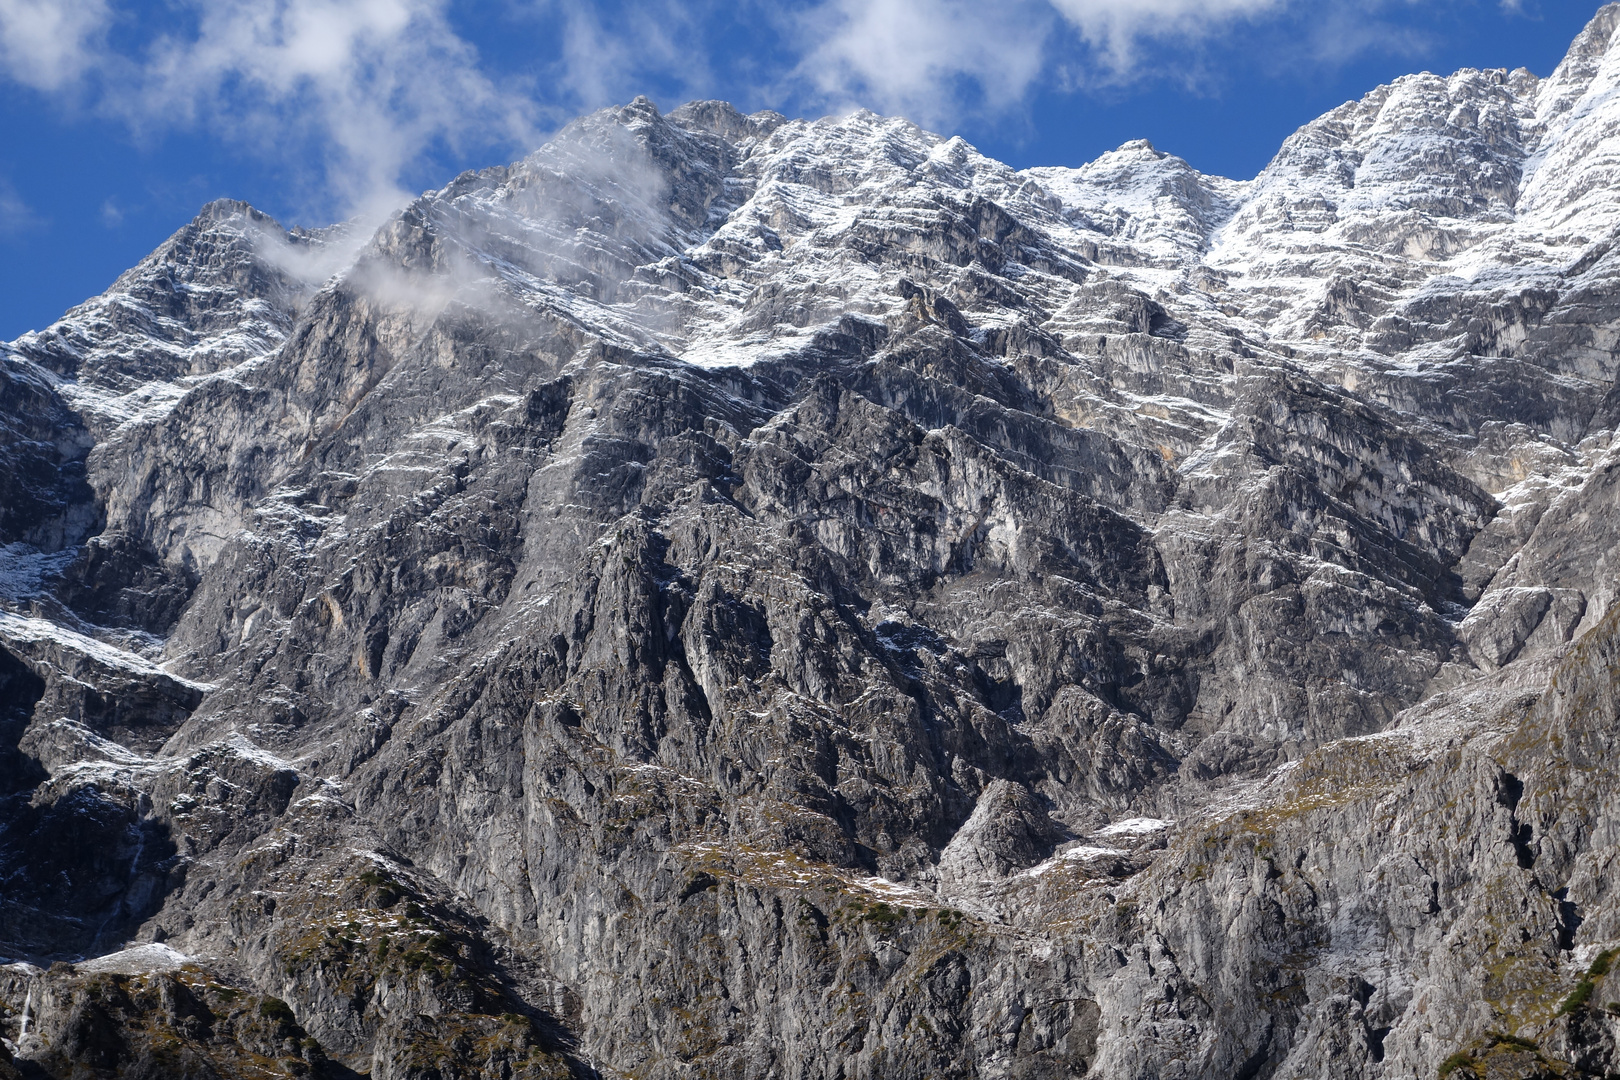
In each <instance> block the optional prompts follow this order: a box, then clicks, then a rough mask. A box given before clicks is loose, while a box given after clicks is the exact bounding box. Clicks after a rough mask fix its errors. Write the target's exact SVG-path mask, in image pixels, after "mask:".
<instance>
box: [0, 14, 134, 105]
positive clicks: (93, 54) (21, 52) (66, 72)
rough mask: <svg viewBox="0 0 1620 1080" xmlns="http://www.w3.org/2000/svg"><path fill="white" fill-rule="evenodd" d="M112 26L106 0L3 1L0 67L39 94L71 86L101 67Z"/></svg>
mask: <svg viewBox="0 0 1620 1080" xmlns="http://www.w3.org/2000/svg"><path fill="white" fill-rule="evenodd" d="M111 21H112V13H111V11H109V10H108V8H107V5H106V3H105V2H104V0H0V67H3V69H4V70H5V72H6V74H7V75H9V76H10V77H11V78H12V79H15V80H16V81H17V82H19V83H21V84H23V85H24V86H27V87H31V88H33V89H35V90H46V91H60V90H63V89H66V88H70V87H73V86H74V85H75V84H76V83H77V82H78V81H79V80H80V79H81V78H82V77H83V76H84V75H85V73H86V72H87V71H88V70H89V69H90V68H91V67H93V66H94V65H95V63H96V62H97V60H98V57H99V56H100V54H101V52H102V45H103V38H104V35H105V34H106V31H107V28H108V26H109V25H110V23H111Z"/></svg>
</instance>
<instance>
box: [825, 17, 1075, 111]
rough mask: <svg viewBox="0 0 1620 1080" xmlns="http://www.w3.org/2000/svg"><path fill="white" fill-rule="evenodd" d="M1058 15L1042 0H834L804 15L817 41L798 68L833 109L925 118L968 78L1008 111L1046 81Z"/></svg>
mask: <svg viewBox="0 0 1620 1080" xmlns="http://www.w3.org/2000/svg"><path fill="white" fill-rule="evenodd" d="M1053 15H1054V13H1053V11H1052V9H1051V7H1050V6H1048V5H1047V4H1046V3H1045V2H1044V0H1005V2H1003V3H1000V4H985V3H980V2H978V0H828V2H827V3H825V4H823V5H822V6H821V7H819V8H815V9H812V11H811V12H809V13H808V14H807V15H806V16H805V17H804V31H805V33H806V36H807V37H809V38H811V39H813V40H815V41H816V42H817V44H816V45H815V46H814V47H813V48H811V49H810V50H809V51H808V53H807V54H806V55H805V57H804V59H803V60H802V61H801V62H800V64H799V67H798V72H797V74H798V76H799V77H800V78H801V79H803V80H805V81H806V82H808V83H809V84H810V85H811V86H812V87H813V88H814V90H815V91H816V92H817V93H819V94H820V95H821V96H822V97H824V98H826V99H828V100H829V101H831V102H832V103H833V104H835V105H840V104H853V103H860V104H868V105H872V106H875V107H877V108H879V109H882V110H884V111H886V112H899V113H903V114H905V115H906V116H909V117H911V118H913V119H916V120H920V121H923V122H925V123H928V122H934V121H937V120H939V119H941V118H943V117H944V116H946V115H948V114H949V113H951V112H954V111H955V110H956V108H957V106H958V103H959V101H960V100H961V97H962V91H963V89H964V87H963V86H962V85H961V82H962V80H964V79H968V80H971V81H972V82H973V84H974V85H975V87H976V88H977V91H978V93H979V95H980V96H981V97H982V103H983V104H984V105H985V106H988V107H989V108H991V109H1001V108H1005V107H1006V106H1008V105H1011V104H1013V103H1015V102H1016V101H1018V100H1019V99H1020V98H1022V97H1023V96H1024V95H1025V94H1026V93H1027V92H1028V90H1029V88H1030V86H1031V85H1032V84H1033V83H1034V82H1035V80H1036V79H1037V78H1039V76H1040V74H1041V72H1042V70H1043V68H1044V67H1045V64H1046V49H1047V41H1048V39H1049V38H1050V36H1051V33H1052V29H1053V23H1054V22H1055V19H1054V17H1053ZM840 99H843V100H840Z"/></svg>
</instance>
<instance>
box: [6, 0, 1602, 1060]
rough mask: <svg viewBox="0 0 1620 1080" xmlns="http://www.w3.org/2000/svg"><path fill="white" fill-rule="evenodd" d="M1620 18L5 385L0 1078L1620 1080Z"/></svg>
mask: <svg viewBox="0 0 1620 1080" xmlns="http://www.w3.org/2000/svg"><path fill="white" fill-rule="evenodd" d="M1617 30H1620V7H1615V6H1611V7H1607V8H1604V9H1603V10H1602V11H1601V12H1599V13H1598V15H1597V17H1596V19H1595V20H1594V21H1593V22H1592V24H1591V25H1590V26H1589V27H1588V28H1587V30H1586V31H1585V32H1584V33H1583V34H1582V35H1581V36H1580V37H1579V38H1578V39H1577V40H1576V42H1575V44H1574V46H1573V48H1572V49H1571V51H1570V53H1569V55H1568V58H1567V59H1566V60H1565V61H1564V62H1563V64H1562V65H1561V66H1560V67H1559V68H1558V69H1557V71H1556V72H1555V73H1554V74H1553V75H1551V76H1550V77H1548V78H1545V79H1539V78H1537V77H1536V76H1534V75H1532V74H1530V73H1529V72H1526V71H1522V70H1521V71H1513V72H1507V71H1462V72H1459V73H1457V74H1455V75H1452V76H1450V77H1449V78H1442V77H1438V76H1434V75H1415V76H1411V77H1408V78H1403V79H1400V80H1398V81H1396V82H1395V83H1393V84H1392V85H1390V86H1386V87H1381V88H1379V89H1377V90H1375V91H1373V92H1372V93H1371V94H1369V95H1368V96H1367V97H1365V98H1363V99H1362V100H1360V101H1356V102H1352V103H1350V104H1346V105H1344V106H1342V107H1341V108H1339V109H1336V110H1334V111H1333V112H1331V113H1329V114H1328V115H1326V116H1324V117H1322V118H1321V119H1320V120H1317V121H1315V122H1313V123H1311V124H1309V125H1307V126H1305V127H1304V128H1302V129H1300V130H1299V131H1298V132H1297V133H1296V134H1294V135H1293V136H1292V137H1290V138H1289V139H1288V140H1287V142H1286V143H1284V144H1283V147H1282V149H1281V151H1280V152H1279V153H1278V155H1277V157H1276V159H1275V160H1274V161H1273V162H1272V163H1271V165H1269V166H1268V167H1267V168H1266V170H1265V171H1264V172H1262V173H1261V174H1260V176H1259V177H1257V178H1256V179H1254V180H1250V181H1245V182H1237V181H1232V180H1226V179H1221V178H1218V177H1210V176H1204V175H1201V174H1199V173H1198V172H1196V171H1195V170H1193V169H1192V168H1191V167H1190V166H1188V165H1187V164H1186V163H1185V162H1184V161H1181V160H1180V159H1178V158H1175V157H1173V156H1170V155H1168V154H1165V153H1162V152H1160V151H1157V150H1155V149H1154V148H1153V147H1152V146H1150V145H1148V144H1146V143H1142V142H1137V143H1130V144H1127V145H1125V146H1123V147H1121V148H1120V149H1119V150H1117V151H1114V152H1113V153H1110V154H1106V155H1104V156H1103V157H1102V158H1100V159H1098V160H1097V161H1095V162H1093V163H1091V164H1089V165H1086V166H1083V167H1081V168H1078V169H1062V168H1040V169H1029V170H1024V171H1021V172H1020V171H1015V170H1013V169H1010V168H1008V167H1007V166H1005V165H1002V164H1000V163H998V162H995V161H992V160H989V159H987V158H985V157H983V156H982V155H980V154H979V153H977V152H976V151H975V150H974V149H973V148H972V147H971V146H969V145H967V144H966V143H964V142H963V141H962V140H960V139H943V138H940V137H937V136H935V135H931V134H929V133H927V132H925V131H923V130H920V129H919V128H917V127H916V126H915V125H913V124H911V123H908V122H906V121H905V120H900V119H889V118H884V117H879V116H875V115H873V114H871V113H864V112H863V113H856V114H853V115H849V116H843V117H835V118H828V119H823V120H817V121H813V122H808V121H802V120H787V119H785V118H783V117H782V116H779V115H777V114H774V113H757V114H754V115H752V116H744V115H741V114H739V113H738V112H737V111H736V110H734V109H732V108H731V107H730V106H727V105H724V104H721V103H717V102H702V103H694V104H690V105H685V106H682V107H681V108H679V109H676V110H674V111H673V112H670V113H668V114H667V115H661V114H660V112H659V111H658V110H657V109H656V108H654V106H653V105H652V104H651V103H650V102H648V101H646V100H645V99H638V100H637V101H635V102H632V103H631V104H629V105H627V106H625V107H623V108H614V109H608V110H604V111H602V112H598V113H595V114H592V115H590V116H588V117H585V118H583V119H581V120H579V121H576V122H575V123H574V124H572V125H570V126H569V127H567V128H566V129H564V130H563V131H562V132H561V133H560V134H559V135H558V136H557V137H556V138H555V139H554V140H553V141H552V142H550V143H548V144H547V145H546V146H544V147H542V148H541V149H539V150H538V151H536V152H535V153H534V154H533V155H532V156H530V157H528V158H525V159H524V160H522V161H520V162H517V163H516V164H513V165H510V166H506V167H502V168H493V169H488V170H485V171H483V172H477V173H467V174H465V175H463V176H460V177H458V178H456V179H455V180H454V181H452V182H451V183H450V184H449V185H448V186H446V187H445V188H443V189H441V190H439V191H435V192H430V193H429V194H427V195H424V196H423V197H422V198H421V199H419V200H417V201H416V202H414V203H413V204H411V205H410V206H409V207H408V208H406V209H405V210H404V211H402V212H401V213H400V214H398V215H397V216H396V217H394V218H393V219H392V220H390V221H389V222H388V223H386V224H385V225H384V226H383V227H382V228H381V229H380V230H379V231H377V232H376V233H375V234H367V235H359V234H358V231H357V230H355V229H352V228H348V229H346V228H342V227H339V228H335V229H332V230H326V231H320V232H306V231H299V230H295V231H293V232H290V233H289V232H286V231H284V230H283V229H282V228H281V227H279V226H278V225H277V224H276V223H275V222H273V221H271V220H270V219H268V218H266V217H265V216H264V215H262V214H259V213H257V212H256V211H254V210H253V209H251V208H250V207H247V206H245V205H242V204H240V203H230V202H219V203H214V204H212V205H210V206H208V207H206V208H205V209H204V210H203V212H202V213H201V214H200V215H199V216H198V217H197V219H196V220H195V221H193V222H192V223H191V224H189V225H187V226H186V227H185V228H183V229H181V230H180V231H179V232H178V233H176V234H175V235H174V237H173V238H172V239H170V240H169V241H168V242H166V243H165V244H164V245H163V246H162V247H160V248H159V249H158V250H157V251H156V252H154V253H153V254H152V255H151V256H150V257H149V258H147V259H146V260H145V261H143V262H141V263H140V264H139V265H137V266H136V267H134V268H133V269H132V270H130V271H129V272H128V273H127V274H125V275H124V276H123V277H121V278H120V279H119V280H118V281H117V282H115V283H114V284H113V286H112V288H111V289H109V290H108V291H107V292H106V293H105V294H103V295H101V296H99V297H97V298H95V299H93V300H90V301H88V302H86V303H85V304H84V305H82V306H80V307H78V308H75V309H74V310H73V311H71V312H69V313H68V314H67V315H66V316H64V317H63V318H62V320H61V321H60V322H58V323H56V324H55V325H54V326H52V327H51V328H50V329H48V330H45V331H42V332H39V333H31V334H28V335H25V336H24V337H22V338H20V339H18V340H17V341H15V342H13V343H11V344H9V345H6V346H0V359H3V364H0V545H4V546H3V547H0V559H3V561H0V600H3V602H0V954H3V955H4V957H5V958H6V960H5V963H6V965H8V966H0V1033H3V1034H4V1037H5V1041H4V1043H3V1044H0V1045H3V1047H4V1050H3V1052H0V1077H14V1076H19V1077H35V1078H37V1077H58V1078H67V1077H74V1078H80V1077H91V1076H96V1077H110V1076H120V1077H131V1078H133V1077H141V1078H154V1080H155V1078H174V1077H185V1078H199V1080H200V1078H214V1077H218V1078H237V1077H241V1078H248V1077H263V1076H268V1075H294V1076H310V1077H354V1076H357V1075H365V1074H369V1075H370V1076H371V1077H372V1078H374V1080H396V1078H397V1080H405V1078H410V1080H473V1078H488V1080H496V1078H499V1080H513V1078H530V1077H601V1078H615V1077H620V1078H630V1077H641V1078H661V1077H692V1078H696V1077H714V1078H721V1077H724V1078H758V1080H766V1078H771V1080H833V1078H842V1080H856V1078H871V1080H908V1078H917V1080H922V1078H933V1077H987V1078H990V1077H1005V1078H1031V1080H1034V1078H1058V1077H1075V1076H1083V1075H1084V1076H1095V1077H1103V1078H1109V1080H1149V1078H1154V1080H1172V1078H1174V1080H1194V1078H1202V1077H1240V1078H1244V1080H1256V1078H1284V1077H1292V1078H1307V1077H1309V1078H1319V1077H1339V1078H1373V1077H1391V1078H1393V1077H1435V1076H1437V1075H1440V1076H1450V1077H1453V1078H1454V1080H1468V1078H1470V1077H1474V1078H1480V1077H1486V1076H1489V1077H1494V1078H1510V1077H1517V1078H1531V1077H1539V1078H1550V1077H1577V1076H1592V1077H1597V1076H1615V1075H1616V1074H1617V1073H1620V1049H1617V1037H1620V975H1616V974H1614V973H1613V972H1614V971H1615V970H1620V963H1617V961H1620V954H1617V953H1616V951H1615V950H1616V949H1617V948H1620V895H1617V893H1616V884H1615V883H1616V882H1617V881H1620V876H1617V875H1620V868H1617V863H1616V860H1617V858H1620V800H1617V798H1616V792H1617V790H1620V775H1617V772H1620V764H1617V763H1620V719H1617V717H1620V693H1617V679H1620V614H1617V613H1616V610H1617V607H1616V603H1615V601H1616V598H1617V584H1620V566H1617V565H1616V558H1617V557H1616V555H1615V551H1616V547H1617V540H1620V443H1617V442H1616V440H1615V438H1614V433H1615V429H1616V426H1617V425H1620V392H1617V390H1616V387H1615V376H1616V370H1617V366H1620V356H1617V350H1620V249H1616V247H1615V238H1616V236H1617V235H1620V93H1617V92H1616V87H1617V86H1620V40H1617V39H1616V38H1617Z"/></svg>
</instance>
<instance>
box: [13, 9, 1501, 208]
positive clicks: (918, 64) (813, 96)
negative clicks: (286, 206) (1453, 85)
mask: <svg viewBox="0 0 1620 1080" xmlns="http://www.w3.org/2000/svg"><path fill="white" fill-rule="evenodd" d="M473 2H474V0H168V3H166V4H165V5H161V8H162V11H161V18H155V17H154V18H148V17H147V15H148V13H147V12H142V13H141V17H140V18H136V17H135V12H134V0H0V73H3V75H4V76H6V77H8V78H9V79H10V80H11V81H12V82H13V83H15V84H20V85H22V86H26V87H29V88H32V89H33V90H36V91H39V92H41V93H43V94H46V95H49V96H52V97H54V98H57V99H73V100H77V101H82V102H85V103H88V104H89V106H90V107H91V108H93V109H95V110H97V111H98V112H100V113H101V114H103V115H111V116H115V117H117V118H119V119H121V120H123V121H124V122H126V123H127V124H128V126H129V128H130V129H131V130H132V131H134V132H135V133H137V135H138V136H152V137H160V136H162V135H164V134H166V133H168V132H171V131H174V130H187V131H208V132H212V133H214V134H215V135H217V136H219V137H221V138H222V139H225V140H230V141H233V142H235V143H237V144H239V145H241V146H246V147H249V148H251V149H253V150H254V151H256V152H258V153H259V154H261V155H262V156H263V158H264V159H266V160H267V161H270V162H273V163H276V164H277V165H278V166H279V167H280V168H282V169H284V170H287V171H289V172H290V173H292V174H293V175H294V176H295V177H297V176H299V175H302V176H303V178H304V179H305V180H306V182H307V183H308V185H309V187H310V189H311V190H312V191H314V192H318V193H319V196H318V197H317V198H315V199H312V200H310V201H312V202H319V203H321V204H322V208H323V209H326V210H330V211H334V212H336V213H339V214H345V215H358V216H361V217H364V218H368V219H375V218H377V217H378V216H379V215H380V214H381V213H383V212H384V211H386V210H388V209H391V208H392V207H394V206H397V205H399V203H400V202H401V201H402V200H404V199H405V198H406V197H407V196H408V194H409V187H410V185H409V184H408V183H407V180H408V179H409V178H410V177H412V176H413V175H415V174H417V171H418V170H420V168H421V167H422V165H423V163H424V162H427V161H433V160H438V159H440V158H443V157H452V158H456V157H460V158H465V157H466V156H467V155H468V154H469V153H472V152H476V153H478V154H480V155H484V154H488V155H489V156H488V157H487V160H501V158H502V156H503V155H507V154H509V155H510V156H517V154H519V153H522V152H523V151H526V150H529V149H532V148H533V147H534V146H535V145H536V144H537V143H538V142H539V141H540V139H541V137H542V134H541V133H542V132H543V131H544V130H545V129H546V128H549V127H553V126H555V125H556V124H558V123H560V122H562V121H563V120H566V119H567V118H568V117H569V116H571V115H572V114H573V113H575V112H577V111H580V110H583V109H588V108H592V107H595V106H598V105H601V104H606V103H608V102H611V101H624V100H627V99H628V98H629V97H631V96H633V95H634V94H636V93H640V92H643V91H646V90H648V89H649V88H650V87H651V85H652V84H656V85H658V86H660V87H662V88H663V90H664V96H665V97H666V98H669V97H671V96H696V95H702V94H708V93H714V92H716V90H719V89H722V88H723V89H724V90H725V91H729V92H731V93H735V92H737V90H738V89H739V88H745V87H752V88H753V89H754V91H755V92H754V93H753V94H752V95H751V96H752V97H753V98H754V99H755V101H756V102H758V103H760V104H769V105H773V106H776V107H779V108H783V109H784V110H785V111H803V112H814V111H819V110H826V109H839V108H842V107H848V106H852V105H857V104H859V105H867V106H870V107H873V108H876V109H879V110H881V111H885V112H891V113H902V114H905V115H907V116H910V117H912V118H914V119H917V120H919V121H922V122H924V123H928V124H931V125H941V126H949V125H952V124H954V123H957V122H960V121H961V120H962V119H963V118H964V117H965V116H967V115H969V114H978V115H980V116H981V117H982V116H983V115H986V114H988V115H996V116H1005V115H1010V114H1014V113H1016V112H1017V111H1018V110H1019V108H1020V106H1021V105H1022V104H1023V103H1024V102H1026V101H1028V100H1029V98H1030V97H1031V95H1032V94H1034V93H1037V92H1039V91H1040V90H1042V89H1047V88H1057V89H1060V90H1065V91H1067V90H1073V89H1075V88H1081V89H1084V88H1087V87H1096V86H1100V85H1112V86H1115V87H1118V86H1121V85H1125V84H1129V83H1131V82H1132V81H1134V80H1138V79H1151V78H1164V77H1170V78H1178V79H1181V80H1182V81H1188V82H1194V81H1197V80H1199V79H1202V78H1205V77H1206V75H1207V72H1208V70H1209V69H1208V65H1207V64H1206V63H1205V61H1204V59H1203V57H1204V56H1205V55H1207V49H1206V46H1207V45H1208V43H1210V42H1211V41H1212V40H1215V39H1219V38H1222V37H1223V36H1229V35H1231V34H1233V33H1239V32H1247V30H1249V29H1254V30H1256V31H1259V32H1261V35H1262V36H1264V37H1265V38H1266V41H1267V42H1268V44H1271V45H1279V44H1280V47H1277V48H1275V49H1272V50H1271V51H1274V52H1277V53H1279V54H1283V55H1297V56H1302V57H1308V58H1309V60H1307V61H1305V62H1307V63H1317V62H1327V63H1333V62H1343V61H1344V60H1346V59H1347V58H1349V57H1350V56H1353V55H1359V54H1362V53H1365V52H1367V51H1369V50H1379V49H1382V50H1385V51H1388V52H1394V53H1410V52H1412V51H1413V50H1415V49H1421V48H1422V46H1423V42H1422V41H1419V40H1416V39H1414V38H1412V37H1411V36H1410V33H1408V34H1407V35H1406V36H1404V37H1403V36H1401V35H1400V34H1398V33H1396V32H1395V31H1394V28H1393V27H1392V26H1391V25H1389V20H1386V19H1384V18H1383V17H1382V14H1383V12H1384V9H1386V8H1411V7H1412V6H1413V5H1415V4H1418V3H1419V2H1420V0H1001V2H1000V3H997V4H989V3H985V2H984V0H796V2H794V3H790V4H788V5H775V4H769V3H767V2H766V0H623V2H621V3H615V4H601V3H594V2H591V0H506V3H505V4H504V5H502V6H501V7H499V8H498V9H491V8H484V9H482V11H481V17H483V18H485V19H488V18H504V19H505V20H506V22H505V25H506V26H507V27H508V28H509V29H510V30H511V32H512V33H514V34H521V35H526V36H527V39H528V40H531V41H533V42H534V44H535V48H534V50H533V53H532V55H533V59H532V60H531V61H527V62H520V63H517V64H514V65H513V66H515V67H518V68H520V69H521V70H520V73H518V74H507V75H501V74H497V73H495V72H494V69H493V68H491V66H490V65H489V63H488V62H487V61H486V58H483V57H480V55H479V54H478V52H477V51H476V50H475V49H474V48H473V46H472V45H471V44H469V43H468V41H467V40H465V39H464V38H463V37H462V36H461V35H460V34H459V33H458V31H457V28H456V27H457V23H456V21H455V18H456V17H460V16H462V15H465V14H466V13H467V12H468V11H469V10H471V7H472V4H473ZM1430 2H1434V0H1430ZM1438 2H1440V3H1459V2H1460V0H1438ZM1498 2H1499V3H1500V4H1501V7H1502V9H1503V11H1504V13H1509V14H1511V13H1515V12H1518V11H1519V10H1520V6H1521V0H1498ZM456 5H461V6H460V7H456ZM491 10H497V11H499V12H501V13H503V14H501V15H498V16H491V15H490V14H489V13H490V11H491ZM154 24H155V25H158V26H160V27H161V28H160V29H159V30H156V31H154V30H152V29H150V27H151V26H152V25H154ZM114 31H116V33H114ZM728 34H729V35H730V36H729V37H728V36H727V35H728ZM143 35H144V36H143ZM1257 40H1258V39H1257ZM132 42H133V44H131V43H132ZM507 62H508V63H511V60H510V58H507ZM666 103H668V102H666Z"/></svg>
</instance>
